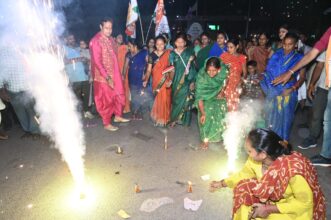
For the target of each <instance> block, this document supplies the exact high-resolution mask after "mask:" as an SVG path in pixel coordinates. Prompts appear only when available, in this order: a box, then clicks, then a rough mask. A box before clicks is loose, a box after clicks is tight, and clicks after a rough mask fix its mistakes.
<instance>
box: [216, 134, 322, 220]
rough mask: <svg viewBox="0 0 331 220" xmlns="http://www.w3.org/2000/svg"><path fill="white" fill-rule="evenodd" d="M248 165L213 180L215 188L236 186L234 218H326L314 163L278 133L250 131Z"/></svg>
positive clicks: (318, 219) (247, 147)
mask: <svg viewBox="0 0 331 220" xmlns="http://www.w3.org/2000/svg"><path fill="white" fill-rule="evenodd" d="M245 148H246V151H247V154H248V155H249V157H248V160H247V162H246V164H245V166H244V168H243V169H242V170H241V171H240V172H239V173H236V174H234V175H232V176H230V177H229V178H226V179H224V180H221V181H213V182H212V183H211V191H214V190H216V189H218V188H222V187H230V188H234V190H233V193H234V201H233V219H235V220H238V219H245V220H246V219H252V218H253V219H275V220H276V219H277V220H278V219H282V220H287V219H288V220H290V219H314V220H325V219H326V216H325V215H326V209H325V198H324V195H323V193H322V190H321V187H320V185H319V183H318V179H317V172H316V170H315V168H314V166H313V165H312V164H311V162H310V161H309V160H308V159H307V158H306V157H304V156H303V155H302V154H300V153H298V152H294V151H292V150H291V148H292V147H291V145H289V144H288V143H287V142H286V141H283V140H282V139H281V138H280V137H279V136H278V135H277V134H276V133H275V132H273V131H271V130H267V129H255V130H252V131H250V132H249V134H248V137H247V139H246V143H245Z"/></svg>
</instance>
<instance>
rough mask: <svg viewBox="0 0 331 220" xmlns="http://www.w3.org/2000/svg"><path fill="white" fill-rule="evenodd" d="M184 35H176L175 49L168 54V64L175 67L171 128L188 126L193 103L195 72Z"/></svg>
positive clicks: (192, 57)
mask: <svg viewBox="0 0 331 220" xmlns="http://www.w3.org/2000/svg"><path fill="white" fill-rule="evenodd" d="M186 42H187V41H186V35H185V34H178V35H177V36H176V39H175V46H176V48H175V49H174V50H173V51H172V52H171V54H170V58H169V59H170V64H171V65H173V66H174V67H175V72H174V76H173V77H172V78H173V81H172V92H171V96H172V110H171V116H170V121H171V126H172V127H173V126H175V125H176V124H180V125H185V126H189V125H190V123H191V118H192V112H191V109H192V106H193V103H194V83H195V78H196V73H197V72H196V70H195V66H194V62H193V60H194V58H195V56H194V50H193V49H192V48H186Z"/></svg>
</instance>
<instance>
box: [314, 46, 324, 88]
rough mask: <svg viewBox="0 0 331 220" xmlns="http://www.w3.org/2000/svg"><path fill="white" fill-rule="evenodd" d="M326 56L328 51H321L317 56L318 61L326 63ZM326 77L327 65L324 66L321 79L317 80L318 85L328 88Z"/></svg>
mask: <svg viewBox="0 0 331 220" xmlns="http://www.w3.org/2000/svg"><path fill="white" fill-rule="evenodd" d="M325 57H326V53H325V51H324V52H323V53H321V54H320V55H319V56H318V57H317V59H316V60H317V61H318V62H323V63H325ZM325 78H326V73H325V65H324V67H323V70H322V72H321V76H320V78H319V80H318V81H317V83H316V85H317V86H318V87H320V88H322V89H326V90H327V88H326V87H325Z"/></svg>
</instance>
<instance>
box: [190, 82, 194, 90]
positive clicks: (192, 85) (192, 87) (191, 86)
mask: <svg viewBox="0 0 331 220" xmlns="http://www.w3.org/2000/svg"><path fill="white" fill-rule="evenodd" d="M194 89H195V84H194V83H191V84H190V90H191V91H193V90H194Z"/></svg>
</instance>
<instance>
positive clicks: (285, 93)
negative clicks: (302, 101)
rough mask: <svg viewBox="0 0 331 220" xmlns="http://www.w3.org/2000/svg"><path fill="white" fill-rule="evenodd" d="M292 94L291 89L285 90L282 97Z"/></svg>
mask: <svg viewBox="0 0 331 220" xmlns="http://www.w3.org/2000/svg"><path fill="white" fill-rule="evenodd" d="M292 92H293V89H292V88H289V89H285V90H284V91H283V93H282V96H289V95H290V94H291V93H292Z"/></svg>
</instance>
